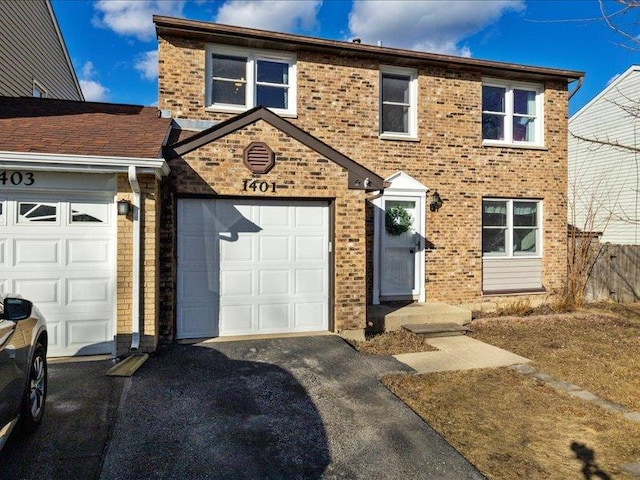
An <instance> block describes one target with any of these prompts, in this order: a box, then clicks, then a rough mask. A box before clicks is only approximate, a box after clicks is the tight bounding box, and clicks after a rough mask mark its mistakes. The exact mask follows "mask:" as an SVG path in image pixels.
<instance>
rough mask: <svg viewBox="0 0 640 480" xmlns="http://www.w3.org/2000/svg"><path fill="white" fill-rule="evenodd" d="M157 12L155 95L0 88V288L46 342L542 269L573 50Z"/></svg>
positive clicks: (443, 292) (86, 346)
mask: <svg viewBox="0 0 640 480" xmlns="http://www.w3.org/2000/svg"><path fill="white" fill-rule="evenodd" d="M154 21H155V24H156V29H157V33H158V43H159V45H158V47H159V53H158V55H159V105H158V109H159V110H160V112H158V109H156V108H148V107H139V106H131V105H110V104H96V103H84V102H73V101H64V100H52V99H29V98H9V97H0V107H1V108H0V185H1V187H2V189H1V190H0V265H1V267H2V268H0V293H8V292H17V293H21V294H23V295H24V296H25V297H27V298H30V299H32V300H34V302H35V303H36V304H37V305H38V306H39V307H40V308H41V309H42V310H43V312H44V313H45V315H46V316H47V318H48V320H49V323H50V329H49V330H50V335H51V338H52V342H51V343H52V344H51V345H50V349H49V354H50V355H82V354H96V353H109V354H112V355H118V354H122V353H126V352H127V351H128V350H129V349H131V348H139V349H140V350H144V351H152V350H154V349H155V348H156V346H157V344H158V342H159V341H175V340H183V339H184V340H188V339H194V338H205V337H215V336H233V335H246V334H250V335H255V334H268V333H284V332H287V333H289V332H312V331H333V332H339V333H342V334H344V335H361V334H362V333H363V331H364V328H365V325H366V320H367V310H368V305H375V304H381V303H382V304H384V303H385V302H391V301H405V302H407V301H409V302H411V301H416V302H429V301H443V302H449V303H456V304H469V303H475V302H486V301H491V302H494V301H500V300H504V299H508V298H512V296H534V295H537V296H540V295H548V294H553V293H555V292H558V291H561V290H562V289H563V287H564V283H565V277H566V248H567V244H566V242H567V239H566V205H567V202H566V190H567V181H566V177H567V99H568V92H567V85H568V83H570V82H572V81H574V80H577V79H579V78H581V76H582V74H581V73H580V72H574V71H565V70H557V69H549V68H540V67H529V66H522V65H513V64H505V63H498V62H490V61H483V60H476V59H469V58H459V57H453V56H444V55H435V54H429V53H423V52H412V51H406V50H398V49H391V48H386V47H377V46H371V45H362V44H356V43H350V42H339V41H330V40H321V39H317V38H308V37H302V36H296V35H288V34H281V33H275V32H265V31H259V30H252V29H245V28H238V27H229V26H223V25H216V24H211V23H204V22H196V21H189V20H184V19H175V18H167V17H154ZM121 207H122V208H123V211H122V213H123V214H122V215H119V214H118V211H119V209H120V208H121ZM124 210H129V212H128V213H127V212H125V211H124Z"/></svg>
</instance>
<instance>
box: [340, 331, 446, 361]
mask: <svg viewBox="0 0 640 480" xmlns="http://www.w3.org/2000/svg"><path fill="white" fill-rule="evenodd" d="M351 344H352V345H353V346H354V347H355V348H356V349H357V350H358V351H360V352H362V353H369V354H374V355H400V354H401V353H416V352H431V351H436V350H437V348H434V347H432V346H431V345H429V344H428V343H427V341H426V339H424V338H423V337H421V336H419V335H416V334H414V333H411V332H408V331H407V330H398V331H395V332H386V333H380V334H378V335H373V336H371V337H368V338H367V340H366V341H364V342H356V341H352V342H351Z"/></svg>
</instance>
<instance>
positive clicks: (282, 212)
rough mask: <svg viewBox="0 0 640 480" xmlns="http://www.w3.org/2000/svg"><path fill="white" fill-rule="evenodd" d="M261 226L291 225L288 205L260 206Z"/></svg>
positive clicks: (265, 227) (259, 220)
mask: <svg viewBox="0 0 640 480" xmlns="http://www.w3.org/2000/svg"><path fill="white" fill-rule="evenodd" d="M258 222H259V225H260V227H262V228H264V229H267V228H270V227H286V226H288V225H289V208H288V207H287V206H286V205H280V206H278V205H273V206H266V207H265V206H261V207H259V219H258Z"/></svg>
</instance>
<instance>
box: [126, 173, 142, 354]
mask: <svg viewBox="0 0 640 480" xmlns="http://www.w3.org/2000/svg"><path fill="white" fill-rule="evenodd" d="M129 184H130V185H131V191H133V281H132V283H131V285H132V308H131V311H132V312H131V350H138V348H140V205H141V195H140V184H139V183H138V178H137V172H136V167H135V166H133V165H131V166H129Z"/></svg>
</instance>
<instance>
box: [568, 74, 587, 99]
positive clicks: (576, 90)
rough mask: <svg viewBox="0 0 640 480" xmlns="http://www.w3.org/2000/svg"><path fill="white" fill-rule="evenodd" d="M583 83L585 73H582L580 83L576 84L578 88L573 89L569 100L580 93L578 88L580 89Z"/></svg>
mask: <svg viewBox="0 0 640 480" xmlns="http://www.w3.org/2000/svg"><path fill="white" fill-rule="evenodd" d="M583 83H584V75H581V76H580V78H578V84H577V85H576V88H574V89H573V91H572V92H571V93H570V94H569V98H568V100H571V97H573V96H574V95H575V94H576V93H578V90H580V88H581V87H582V84H583Z"/></svg>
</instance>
